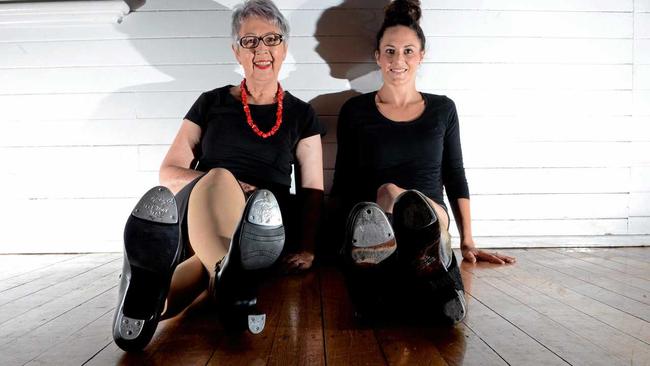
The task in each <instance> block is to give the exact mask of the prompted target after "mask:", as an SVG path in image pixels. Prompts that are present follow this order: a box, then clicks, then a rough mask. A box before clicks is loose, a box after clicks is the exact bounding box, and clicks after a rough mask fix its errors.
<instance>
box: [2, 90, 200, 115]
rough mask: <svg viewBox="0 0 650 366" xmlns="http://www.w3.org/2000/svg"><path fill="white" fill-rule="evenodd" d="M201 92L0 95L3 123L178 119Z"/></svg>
mask: <svg viewBox="0 0 650 366" xmlns="http://www.w3.org/2000/svg"><path fill="white" fill-rule="evenodd" d="M200 94H201V92H199V91H192V92H161V93H129V92H122V93H119V92H116V93H94V94H42V95H38V94H37V95H0V110H2V112H3V120H5V121H57V120H59V121H74V120H107V119H136V118H162V119H177V120H179V121H180V119H182V118H183V116H184V115H185V113H187V111H188V110H189V109H190V107H191V106H192V103H194V101H195V100H196V99H197V98H198V97H199V95H200Z"/></svg>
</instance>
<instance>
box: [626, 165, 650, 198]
mask: <svg viewBox="0 0 650 366" xmlns="http://www.w3.org/2000/svg"><path fill="white" fill-rule="evenodd" d="M630 184H631V187H630V189H631V191H632V192H650V167H641V166H635V167H632V170H631V175H630Z"/></svg>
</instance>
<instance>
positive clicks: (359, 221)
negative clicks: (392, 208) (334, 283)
mask: <svg viewBox="0 0 650 366" xmlns="http://www.w3.org/2000/svg"><path fill="white" fill-rule="evenodd" d="M349 220H350V221H349V223H348V225H347V226H348V234H347V241H348V243H347V245H348V246H349V248H350V257H351V259H352V262H353V263H354V264H356V265H358V266H374V265H378V264H379V263H381V262H383V261H384V260H386V259H387V258H388V257H390V256H391V255H392V254H393V253H395V250H396V249H397V242H396V240H395V233H394V232H393V228H392V226H391V224H390V221H389V220H388V217H387V216H386V214H385V213H384V211H383V210H382V209H381V207H379V206H378V205H377V204H375V203H372V202H362V203H359V204H357V205H356V206H355V207H354V208H353V209H352V211H351V212H350V219H349Z"/></svg>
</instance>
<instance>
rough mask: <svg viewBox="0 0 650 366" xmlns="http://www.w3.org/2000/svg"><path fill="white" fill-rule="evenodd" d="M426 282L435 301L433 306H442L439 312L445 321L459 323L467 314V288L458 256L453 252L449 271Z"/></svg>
mask: <svg viewBox="0 0 650 366" xmlns="http://www.w3.org/2000/svg"><path fill="white" fill-rule="evenodd" d="M426 282H427V284H426V286H427V287H428V289H427V291H428V292H429V294H430V296H431V299H432V301H433V303H434V304H433V306H434V307H435V306H438V307H439V308H440V311H439V314H440V315H441V316H442V321H443V322H444V323H448V324H458V323H459V322H461V321H462V320H463V319H465V315H466V314H467V303H466V301H465V288H464V286H463V280H462V278H461V275H460V268H459V266H458V262H457V261H456V256H455V255H454V254H453V253H452V255H451V263H450V265H449V267H448V268H447V271H446V272H444V273H439V274H438V275H437V276H433V277H432V278H429V279H428V280H427V281H426Z"/></svg>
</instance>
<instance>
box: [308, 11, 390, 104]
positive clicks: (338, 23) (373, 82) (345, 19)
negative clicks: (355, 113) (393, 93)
mask: <svg viewBox="0 0 650 366" xmlns="http://www.w3.org/2000/svg"><path fill="white" fill-rule="evenodd" d="M388 3H390V0H381V1H379V0H345V1H343V2H342V3H341V4H340V5H337V6H333V7H331V8H328V9H326V10H325V11H323V13H322V15H321V16H320V18H319V19H318V21H317V23H316V32H315V34H314V38H315V39H316V40H317V41H318V46H317V47H316V49H315V50H316V52H317V53H318V54H319V55H320V57H321V58H322V59H323V61H325V63H326V64H327V65H328V66H329V69H330V76H332V77H333V78H336V79H347V80H348V82H349V85H350V89H349V90H344V91H340V92H334V93H328V94H322V95H319V96H317V97H315V98H314V99H312V100H311V101H310V103H311V104H312V105H313V106H314V108H315V109H316V111H317V112H318V114H320V115H332V114H338V111H339V109H340V108H341V106H342V105H343V103H345V101H346V100H348V99H350V98H351V97H354V96H356V95H359V94H361V93H364V92H368V91H372V90H376V89H378V88H379V86H380V85H381V75H380V74H379V73H378V72H377V71H378V67H377V64H376V63H375V59H374V48H375V36H376V33H377V30H379V27H381V23H382V20H383V13H384V11H383V9H384V7H385V6H386V5H387V4H388ZM310 4H314V5H316V4H318V1H313V2H308V3H307V4H305V5H304V6H303V7H304V8H308V7H309V5H310ZM316 7H317V6H316ZM332 112H333V113H332Z"/></svg>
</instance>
